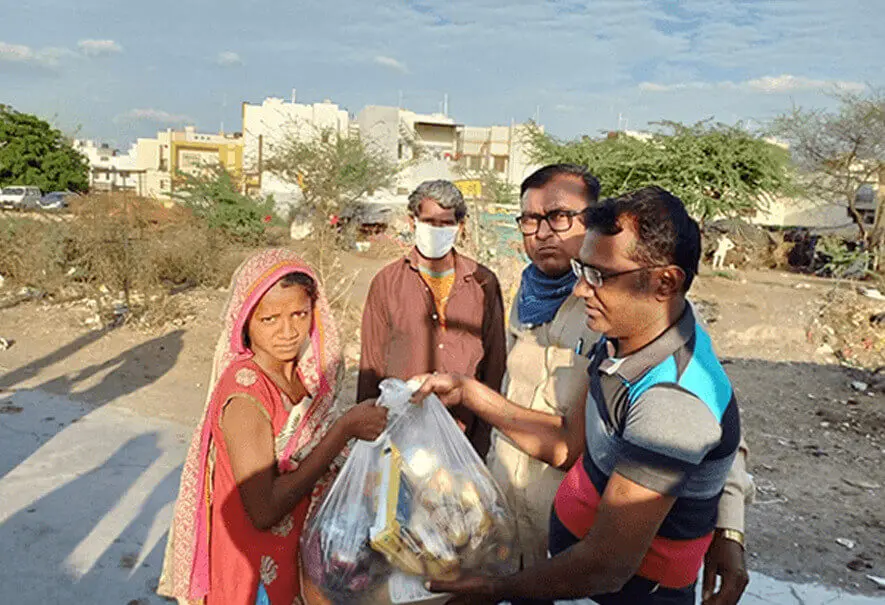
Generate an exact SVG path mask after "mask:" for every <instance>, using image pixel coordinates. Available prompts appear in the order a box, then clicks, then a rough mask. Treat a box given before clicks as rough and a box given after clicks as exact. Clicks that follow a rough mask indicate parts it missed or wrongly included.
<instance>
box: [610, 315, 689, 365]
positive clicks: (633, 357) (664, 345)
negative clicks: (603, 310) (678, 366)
mask: <svg viewBox="0 0 885 605" xmlns="http://www.w3.org/2000/svg"><path fill="white" fill-rule="evenodd" d="M695 325H696V322H695V317H694V313H693V312H692V310H691V305H689V304H688V302H686V303H685V310H684V311H683V312H682V316H681V317H680V318H679V319H678V320H677V321H676V323H674V324H673V325H671V326H670V327H669V328H667V329H666V330H665V331H664V333H663V334H661V335H660V336H658V337H657V338H656V339H655V340H653V341H652V342H650V343H649V344H647V345H645V346H644V347H642V348H641V349H639V350H638V351H636V352H634V353H631V354H630V355H627V356H626V357H621V358H617V359H615V358H612V357H610V356H609V357H608V358H606V359H603V360H602V363H600V365H599V369H600V370H601V371H603V372H605V373H606V374H609V375H614V374H618V375H619V376H620V377H621V378H623V379H624V380H627V381H629V382H633V381H634V380H637V379H639V378H640V377H641V376H643V375H644V374H645V373H646V372H647V371H648V370H650V369H651V368H653V367H655V366H656V365H658V364H659V363H661V362H662V361H664V360H665V359H667V358H668V357H670V356H671V355H672V354H673V353H675V352H676V351H678V350H679V349H680V348H682V347H683V346H684V345H685V344H686V343H687V342H688V341H689V340H691V338H692V337H693V336H694V333H695ZM605 344H607V343H605V342H604V343H603V346H605Z"/></svg>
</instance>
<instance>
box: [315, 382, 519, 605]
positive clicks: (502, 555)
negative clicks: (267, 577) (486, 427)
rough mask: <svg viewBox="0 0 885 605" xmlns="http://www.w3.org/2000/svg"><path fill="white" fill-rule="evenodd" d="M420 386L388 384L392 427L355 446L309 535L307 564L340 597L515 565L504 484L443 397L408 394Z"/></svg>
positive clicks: (386, 597)
mask: <svg viewBox="0 0 885 605" xmlns="http://www.w3.org/2000/svg"><path fill="white" fill-rule="evenodd" d="M417 386H418V385H412V384H407V383H405V382H403V381H401V380H394V379H388V380H385V381H384V382H382V383H381V397H380V398H379V400H378V405H384V406H386V407H388V409H389V410H390V415H389V419H390V420H389V422H388V428H387V430H386V431H385V432H384V434H382V435H381V437H379V438H378V440H376V441H375V442H373V443H368V442H364V441H361V442H357V443H356V444H355V445H354V447H353V450H352V452H351V455H350V457H349V458H348V460H347V462H346V463H345V465H344V467H343V468H342V469H341V472H340V473H339V475H338V477H337V479H336V480H335V482H334V483H333V485H332V487H331V488H330V489H329V492H328V494H327V495H326V498H325V499H324V501H323V503H322V504H321V505H320V506H319V507H318V508H317V510H316V512H315V513H314V515H313V516H312V517H311V519H310V520H309V521H308V524H307V528H306V529H305V532H304V534H303V536H302V565H303V568H304V572H305V574H306V575H307V577H308V579H309V580H310V581H311V582H312V583H313V584H314V585H315V586H317V587H318V588H320V589H321V590H322V592H323V593H324V594H325V595H326V596H327V597H328V598H329V599H330V601H331V602H333V603H336V604H337V603H389V602H391V601H393V602H405V601H403V600H400V599H397V598H396V597H395V596H394V595H391V594H390V593H391V590H392V587H388V586H387V583H388V580H389V579H390V578H391V576H393V575H394V574H396V575H397V576H398V575H400V574H401V573H405V574H407V575H411V576H420V577H430V578H437V579H451V578H455V577H457V576H458V575H460V574H461V573H462V572H468V571H469V572H477V573H493V574H498V573H508V572H511V571H513V570H514V569H515V562H514V561H513V540H514V535H515V530H514V519H513V514H512V512H511V511H510V508H509V507H508V506H507V503H506V501H505V498H504V495H503V492H502V491H501V489H500V488H499V487H498V485H497V484H496V483H495V481H494V480H493V479H492V477H491V475H490V474H489V471H488V469H487V468H486V467H485V465H484V464H483V462H482V460H481V459H480V457H479V455H477V453H476V452H475V451H474V449H473V447H472V446H471V445H470V442H469V441H468V440H467V438H466V437H465V436H464V434H463V433H462V432H461V430H460V429H459V428H458V425H457V424H456V423H455V421H454V420H453V419H452V417H451V415H450V414H449V412H448V410H446V409H445V407H444V406H443V405H442V403H441V402H440V401H439V399H438V398H437V397H436V396H433V395H431V396H430V397H428V398H427V399H425V400H424V402H423V403H422V404H421V405H413V404H411V403H410V402H409V398H410V397H411V395H412V393H413V392H414V390H415V388H416V387H417ZM425 596H426V595H425ZM415 600H420V599H417V598H416V599H415Z"/></svg>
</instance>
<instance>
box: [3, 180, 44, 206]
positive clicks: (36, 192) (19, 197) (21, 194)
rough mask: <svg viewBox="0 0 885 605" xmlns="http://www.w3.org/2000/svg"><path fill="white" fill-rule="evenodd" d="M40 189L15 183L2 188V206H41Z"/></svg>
mask: <svg viewBox="0 0 885 605" xmlns="http://www.w3.org/2000/svg"><path fill="white" fill-rule="evenodd" d="M40 196H41V193H40V189H39V188H37V187H25V186H19V185H13V186H11V187H4V188H3V189H0V208H2V209H4V210H32V209H34V208H39V206H40Z"/></svg>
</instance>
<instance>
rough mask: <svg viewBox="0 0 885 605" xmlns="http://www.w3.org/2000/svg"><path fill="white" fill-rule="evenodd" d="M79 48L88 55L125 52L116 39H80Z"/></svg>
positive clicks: (97, 55) (98, 55)
mask: <svg viewBox="0 0 885 605" xmlns="http://www.w3.org/2000/svg"><path fill="white" fill-rule="evenodd" d="M77 48H78V49H80V52H81V53H83V54H84V55H86V56H87V57H101V56H105V55H116V54H119V53H121V52H123V47H122V46H120V45H119V44H117V43H116V42H115V41H114V40H80V41H79V42H77Z"/></svg>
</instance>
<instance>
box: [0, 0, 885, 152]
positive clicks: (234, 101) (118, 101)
mask: <svg viewBox="0 0 885 605" xmlns="http://www.w3.org/2000/svg"><path fill="white" fill-rule="evenodd" d="M3 4H5V5H6V6H3V7H2V8H0V103H4V104H8V105H11V106H13V107H14V108H16V109H18V110H19V111H24V112H28V113H34V114H37V115H39V116H41V117H43V118H45V119H47V120H49V121H50V122H52V123H53V124H54V125H56V126H58V127H59V128H61V129H62V130H64V131H65V132H67V133H69V134H75V135H76V136H78V137H80V138H92V139H96V140H99V141H103V142H108V143H110V144H111V145H115V146H118V147H121V148H122V147H125V146H126V145H128V143H129V142H131V141H133V140H134V139H135V138H136V137H138V136H155V133H156V132H157V130H164V129H166V128H170V127H171V128H179V127H181V126H183V125H187V124H193V125H195V126H196V127H197V128H198V129H199V130H201V131H204V132H217V131H218V130H220V129H221V128H222V127H223V128H224V130H226V131H228V132H234V131H239V130H241V129H242V122H241V119H242V118H241V109H240V108H241V103H242V102H243V101H249V102H253V103H260V102H261V101H262V100H263V99H264V98H266V97H270V96H276V97H284V98H287V99H288V98H291V95H292V90H293V89H296V90H297V100H298V101H299V102H306V103H310V102H320V101H323V100H324V99H327V98H328V99H331V100H332V101H333V102H335V103H338V104H339V105H341V106H342V107H344V108H346V109H347V110H349V111H350V112H351V114H356V113H358V112H359V110H360V109H361V108H362V107H364V106H366V105H394V106H395V105H397V104H399V102H400V100H402V105H403V106H404V107H406V108H408V109H412V110H413V111H417V112H422V113H431V112H435V111H439V110H440V109H441V107H442V103H443V99H444V97H445V96H446V95H447V96H448V109H449V114H450V115H451V116H452V117H454V118H455V119H456V120H457V121H458V122H460V123H464V124H469V125H477V126H480V125H491V124H509V123H510V122H511V120H515V121H517V122H520V121H524V120H527V119H532V118H534V119H538V120H539V121H540V123H541V124H543V125H544V126H545V128H546V129H547V130H548V131H549V132H551V133H553V134H555V135H556V136H559V137H563V138H573V137H576V136H579V135H585V134H587V135H591V136H596V135H598V134H599V133H600V132H603V131H606V130H614V129H617V128H618V127H619V126H620V128H629V129H636V130H641V129H646V128H648V127H649V126H648V125H649V123H650V122H655V121H658V120H662V119H665V120H676V121H682V122H695V121H698V120H702V119H707V118H713V119H715V120H717V121H721V122H726V123H730V124H734V123H736V122H738V121H741V122H742V123H744V124H749V125H751V126H755V125H758V124H764V123H765V122H766V121H767V120H769V119H771V118H772V117H773V116H775V115H777V114H779V113H781V112H785V111H789V110H790V109H791V108H792V107H793V106H801V107H806V108H810V107H821V108H831V107H834V106H835V104H836V101H835V100H834V94H835V93H838V92H840V91H847V92H859V93H863V92H864V91H865V90H869V89H870V88H872V89H878V88H880V87H882V86H883V85H885V69H883V57H885V37H883V36H881V23H882V16H883V14H885V10H883V9H885V0H839V1H838V2H837V1H834V0H596V1H590V2H582V1H578V0H546V1H522V0H495V1H492V0H446V1H444V2H443V1H438V2H432V1H431V0H405V1H388V0H372V1H371V2H366V1H365V0H326V1H323V2H320V1H315V0H298V1H288V2H281V1H277V2H274V1H267V0H265V1H263V2H258V1H255V0H237V1H236V2H234V1H232V0H212V1H208V0H152V1H151V2H133V1H129V0H127V1H123V2H121V1H119V0H114V1H109V0H77V1H76V2H72V1H71V0H24V1H21V2H12V0H3ZM748 121H749V122H748Z"/></svg>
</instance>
